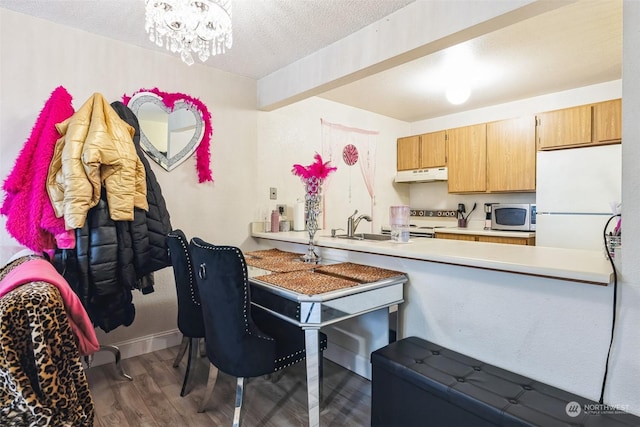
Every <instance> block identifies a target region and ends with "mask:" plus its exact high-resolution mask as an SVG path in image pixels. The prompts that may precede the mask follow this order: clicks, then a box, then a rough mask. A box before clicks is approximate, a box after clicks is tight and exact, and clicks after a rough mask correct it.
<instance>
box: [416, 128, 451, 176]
mask: <svg viewBox="0 0 640 427" xmlns="http://www.w3.org/2000/svg"><path fill="white" fill-rule="evenodd" d="M446 165H447V131H444V130H442V131H440V132H432V133H425V134H423V135H420V167H421V168H438V167H442V166H446Z"/></svg>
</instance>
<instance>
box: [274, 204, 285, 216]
mask: <svg viewBox="0 0 640 427" xmlns="http://www.w3.org/2000/svg"><path fill="white" fill-rule="evenodd" d="M276 209H277V210H278V213H279V214H280V215H286V214H287V205H276Z"/></svg>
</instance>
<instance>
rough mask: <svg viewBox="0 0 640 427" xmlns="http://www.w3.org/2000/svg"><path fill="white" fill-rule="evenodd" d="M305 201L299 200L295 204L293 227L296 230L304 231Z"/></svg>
mask: <svg viewBox="0 0 640 427" xmlns="http://www.w3.org/2000/svg"><path fill="white" fill-rule="evenodd" d="M304 228H305V224H304V202H303V201H301V200H297V201H296V203H295V205H293V229H294V231H304Z"/></svg>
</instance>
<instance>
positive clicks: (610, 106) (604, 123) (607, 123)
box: [593, 99, 622, 144]
mask: <svg viewBox="0 0 640 427" xmlns="http://www.w3.org/2000/svg"><path fill="white" fill-rule="evenodd" d="M593 121H594V123H593V133H594V143H598V144H612V143H616V142H620V141H622V100H620V99H614V100H612V101H606V102H600V103H598V104H595V105H594V106H593Z"/></svg>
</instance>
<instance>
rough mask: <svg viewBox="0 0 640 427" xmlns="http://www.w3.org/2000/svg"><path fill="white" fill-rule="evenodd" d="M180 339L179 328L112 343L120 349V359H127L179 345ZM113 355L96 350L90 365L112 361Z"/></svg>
mask: <svg viewBox="0 0 640 427" xmlns="http://www.w3.org/2000/svg"><path fill="white" fill-rule="evenodd" d="M181 341H182V334H181V333H180V331H179V330H177V329H175V330H173V331H166V332H161V333H158V334H153V335H147V336H145V337H139V338H135V339H132V340H128V341H123V342H120V343H113V344H111V345H114V346H116V347H118V348H119V349H120V356H121V359H128V358H130V357H135V356H140V355H142V354H147V353H151V352H154V351H158V350H164V349H165V348H169V347H174V346H176V345H180V342H181ZM114 362H115V360H114V355H113V353H111V352H109V351H98V352H97V353H95V354H94V356H93V361H92V363H91V366H100V365H106V364H107V363H114Z"/></svg>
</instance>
